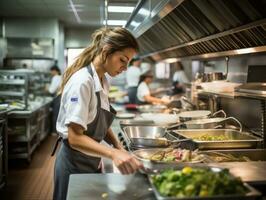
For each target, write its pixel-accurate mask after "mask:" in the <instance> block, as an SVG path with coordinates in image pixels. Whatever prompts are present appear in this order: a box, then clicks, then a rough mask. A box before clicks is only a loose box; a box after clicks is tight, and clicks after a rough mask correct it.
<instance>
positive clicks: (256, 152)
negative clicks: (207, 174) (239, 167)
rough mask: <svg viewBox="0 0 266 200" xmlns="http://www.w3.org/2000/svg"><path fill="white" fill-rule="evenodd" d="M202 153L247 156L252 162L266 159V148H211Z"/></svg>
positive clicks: (239, 157) (237, 156)
mask: <svg viewBox="0 0 266 200" xmlns="http://www.w3.org/2000/svg"><path fill="white" fill-rule="evenodd" d="M202 153H203V154H204V155H208V156H223V155H225V156H228V155H229V156H230V157H231V156H234V157H236V158H238V159H241V158H245V159H247V160H249V161H251V162H253V161H266V149H233V150H231V149H230V150H209V151H203V152H202ZM230 157H229V158H230ZM219 162H223V161H219ZM230 162H231V161H230ZM232 162H234V161H232ZM236 162H238V160H236Z"/></svg>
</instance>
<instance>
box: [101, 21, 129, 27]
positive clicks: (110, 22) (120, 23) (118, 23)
mask: <svg viewBox="0 0 266 200" xmlns="http://www.w3.org/2000/svg"><path fill="white" fill-rule="evenodd" d="M105 23H106V22H105V20H103V24H105ZM126 23H127V20H107V25H110V26H124V25H125V24H126Z"/></svg>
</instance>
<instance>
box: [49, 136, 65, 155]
mask: <svg viewBox="0 0 266 200" xmlns="http://www.w3.org/2000/svg"><path fill="white" fill-rule="evenodd" d="M62 140H63V138H62V137H61V136H58V138H57V140H56V142H55V144H54V147H53V151H52V154H51V156H54V155H55V152H56V149H57V147H58V144H59V142H61V141H62Z"/></svg>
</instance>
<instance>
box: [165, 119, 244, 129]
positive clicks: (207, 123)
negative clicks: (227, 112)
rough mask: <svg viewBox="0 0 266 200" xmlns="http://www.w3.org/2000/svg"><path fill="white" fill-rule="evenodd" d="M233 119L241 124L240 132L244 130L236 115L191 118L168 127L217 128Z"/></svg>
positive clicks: (222, 126)
mask: <svg viewBox="0 0 266 200" xmlns="http://www.w3.org/2000/svg"><path fill="white" fill-rule="evenodd" d="M229 120H233V121H235V122H236V123H237V124H238V125H239V129H240V132H241V131H242V124H241V123H240V122H239V121H238V120H237V119H236V118H234V117H227V118H221V117H216V118H206V119H197V120H191V121H187V122H184V123H180V124H177V125H173V126H170V127H168V129H169V130H173V129H177V128H179V127H184V128H187V129H216V128H224V127H225V123H226V121H229Z"/></svg>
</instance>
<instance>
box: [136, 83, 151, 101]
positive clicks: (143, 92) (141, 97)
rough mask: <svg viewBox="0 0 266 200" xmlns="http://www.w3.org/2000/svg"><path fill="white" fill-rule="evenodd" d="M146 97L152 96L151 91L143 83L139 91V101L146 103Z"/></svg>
mask: <svg viewBox="0 0 266 200" xmlns="http://www.w3.org/2000/svg"><path fill="white" fill-rule="evenodd" d="M146 95H150V89H149V87H148V85H147V83H146V82H144V81H142V82H141V83H140V84H139V86H138V89H137V98H138V100H140V101H143V102H145V101H146V100H145V99H144V96H146Z"/></svg>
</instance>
